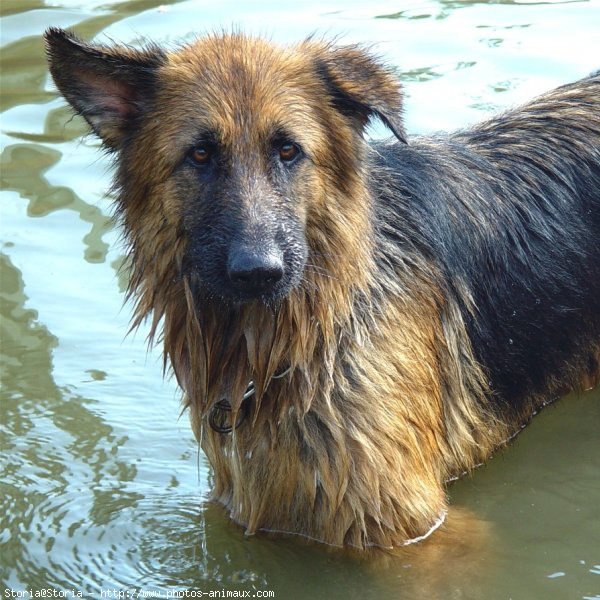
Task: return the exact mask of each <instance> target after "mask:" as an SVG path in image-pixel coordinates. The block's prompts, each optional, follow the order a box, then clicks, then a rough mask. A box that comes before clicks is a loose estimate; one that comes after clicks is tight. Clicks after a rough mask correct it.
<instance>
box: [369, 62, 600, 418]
mask: <svg viewBox="0 0 600 600" xmlns="http://www.w3.org/2000/svg"><path fill="white" fill-rule="evenodd" d="M373 156H374V165H373V179H372V186H373V195H374V196H375V198H376V203H375V209H374V210H375V215H374V218H375V222H376V224H377V225H376V234H375V235H376V245H377V247H378V249H379V251H378V252H379V253H378V264H379V269H380V270H381V272H382V279H384V278H386V277H387V278H389V277H392V276H393V273H390V270H393V269H394V268H396V267H397V266H398V265H407V264H408V265H410V263H411V262H415V263H418V262H419V261H421V262H422V258H424V259H425V261H426V263H427V264H429V265H431V266H432V268H434V269H435V270H436V271H437V272H438V273H440V274H441V276H442V280H443V286H444V287H443V291H444V292H445V294H446V295H447V297H452V298H453V299H454V300H455V301H456V302H458V304H459V306H460V307H461V312H462V315H463V319H464V320H465V322H466V324H467V330H468V334H469V337H470V339H471V343H472V345H473V349H474V351H475V355H476V358H477V360H478V361H479V362H480V363H481V364H482V365H483V367H484V369H485V371H486V373H487V374H488V376H489V381H490V385H491V389H492V390H493V392H495V394H494V396H495V397H496V398H497V401H498V402H499V404H500V405H509V406H510V407H512V408H514V409H516V410H517V411H518V410H519V409H520V408H522V404H523V403H524V402H525V401H527V399H529V398H531V397H533V396H540V395H544V394H546V395H548V394H552V393H558V391H559V388H558V384H557V385H556V386H555V387H556V389H553V387H552V386H553V382H561V381H565V380H568V378H569V375H568V374H569V372H570V371H571V370H574V369H576V368H580V367H581V365H582V364H585V361H589V360H592V356H591V352H590V349H592V348H594V347H596V348H597V344H598V343H599V342H600V73H596V74H594V75H591V76H589V77H588V78H586V79H583V80H581V81H579V82H576V83H573V84H570V85H567V86H563V87H562V88H558V89H557V90H555V91H553V92H551V93H549V94H547V95H545V96H542V97H540V98H538V99H537V100H535V101H533V102H532V103H530V104H527V105H525V106H524V107H522V108H519V109H516V110H512V111H509V112H506V113H505V114H503V115H500V116H498V117H495V118H493V119H491V120H489V121H487V122H484V123H482V124H481V125H478V126H476V127H474V128H472V129H468V130H463V131H459V132H457V133H454V134H450V135H447V136H437V137H423V138H414V139H412V140H411V141H410V143H409V145H404V144H375V145H374V152H373ZM548 399H549V398H548Z"/></svg>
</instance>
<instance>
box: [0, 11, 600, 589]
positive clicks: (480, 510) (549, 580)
mask: <svg viewBox="0 0 600 600" xmlns="http://www.w3.org/2000/svg"><path fill="white" fill-rule="evenodd" d="M1 12H2V21H1V37H2V54H1V69H2V82H1V85H2V87H1V91H2V99H1V109H2V116H1V129H2V139H1V141H2V155H1V169H2V189H3V191H2V198H1V203H0V210H1V213H0V218H1V228H2V238H1V243H2V254H1V255H0V270H1V271H0V278H1V286H2V288H1V289H2V293H1V295H2V308H1V317H2V330H1V358H2V361H1V365H2V371H1V377H2V397H1V404H0V410H1V419H0V421H1V426H2V429H1V438H0V440H1V442H0V443H1V448H2V483H1V486H2V499H1V502H2V507H1V508H0V523H1V532H0V544H1V546H0V548H1V549H0V553H1V557H0V579H1V586H2V587H1V590H0V594H1V595H2V598H5V597H9V596H8V591H10V590H13V591H15V592H16V591H23V590H31V591H32V592H33V593H35V592H36V591H40V590H44V589H47V590H52V589H53V590H69V591H70V590H74V591H76V592H78V591H80V592H82V593H83V595H84V597H87V598H100V597H102V595H103V594H104V597H116V596H115V595H112V596H111V595H108V591H109V590H110V591H111V593H112V591H113V590H117V591H120V592H121V593H122V594H125V595H122V596H121V597H134V592H135V591H138V592H142V594H141V595H140V597H143V595H144V594H148V593H150V592H161V593H162V594H163V596H162V597H166V594H167V592H168V591H170V592H173V591H176V590H191V591H195V592H199V591H204V592H209V591H211V590H213V591H215V590H231V591H250V592H251V593H256V592H257V591H271V592H274V594H275V596H274V597H276V598H279V599H287V598H378V599H379V598H383V599H391V598H403V597H404V598H443V599H446V598H451V599H453V598H457V599H458V598H460V599H462V598H474V599H476V598H492V599H494V598H505V599H509V598H512V599H514V600H516V599H526V600H529V599H537V598H557V599H562V598H565V599H567V598H568V599H571V598H576V599H581V598H600V509H599V507H600V434H599V432H600V392H599V391H595V392H589V393H587V394H584V395H580V396H571V397H569V398H566V399H563V400H562V401H560V402H558V403H556V404H555V405H553V406H552V407H550V408H549V409H547V410H545V411H544V412H543V413H542V414H541V415H540V416H538V417H537V418H536V420H534V422H533V424H532V425H530V426H529V427H528V428H527V429H526V431H525V432H524V433H523V434H522V435H521V436H520V437H519V438H518V439H517V440H516V441H515V442H514V443H513V444H512V445H511V446H510V447H509V448H508V449H506V450H504V451H502V452H500V453H498V455H497V456H496V457H494V458H493V459H492V460H491V461H490V462H489V463H488V464H487V465H486V466H485V467H482V468H480V469H479V470H478V471H477V472H475V473H474V474H473V476H472V477H470V478H468V479H465V480H463V481H460V482H458V483H457V484H455V485H454V486H453V487H452V488H451V490H450V493H451V496H452V501H453V504H454V505H457V506H463V507H467V508H468V509H470V511H471V512H472V513H473V514H474V515H475V516H476V517H477V518H478V519H480V520H482V521H485V522H487V523H488V524H489V528H490V530H489V537H488V538H486V539H487V542H486V543H485V544H483V546H482V547H481V548H480V550H479V551H478V552H477V553H476V554H475V555H473V554H472V553H469V552H463V550H461V549H458V548H453V547H449V548H447V549H446V550H443V551H442V552H441V553H440V554H439V555H437V556H431V557H430V556H429V555H427V556H426V558H425V559H424V560H423V559H422V557H419V556H418V554H416V555H414V556H413V558H412V559H411V560H408V559H402V560H400V559H399V560H396V561H392V562H390V563H389V564H386V565H383V566H382V565H374V564H371V563H369V562H356V561H354V560H352V559H351V558H350V557H347V556H343V555H339V554H335V553H331V552H326V551H324V550H323V549H322V548H320V547H315V546H307V545H304V544H300V543H297V542H294V541H287V540H270V539H266V538H263V537H255V538H245V537H244V535H243V533H242V532H241V531H240V530H239V529H238V528H237V527H236V526H234V525H232V524H231V523H230V522H229V521H228V520H227V518H226V517H225V516H224V515H223V514H222V512H221V511H220V510H219V509H218V508H215V507H213V506H210V505H206V504H203V498H204V497H205V494H206V492H207V490H208V487H209V480H210V474H209V470H208V466H207V463H206V460H205V459H204V457H203V456H202V455H201V453H199V451H198V449H197V446H196V444H195V442H194V440H193V438H192V435H191V432H190V430H189V427H188V423H187V419H186V417H185V416H183V417H181V418H179V395H178V391H177V389H176V386H175V385H174V383H173V382H172V381H166V382H163V379H162V375H161V365H160V357H159V353H158V352H157V351H152V352H150V353H149V354H147V353H146V348H145V341H144V337H145V332H144V331H143V330H142V331H140V332H139V333H138V334H137V335H136V336H134V337H125V332H126V331H127V324H128V321H129V317H130V307H129V306H125V307H123V290H124V286H125V282H124V280H123V275H122V274H120V273H119V271H118V269H119V265H120V264H121V262H122V248H121V246H120V244H119V234H118V231H116V230H115V228H114V227H113V225H112V224H111V221H110V198H107V197H106V195H105V190H106V189H107V187H108V185H109V181H110V163H109V161H108V159H107V158H106V156H104V155H103V154H101V153H99V152H98V143H97V142H96V140H94V139H93V138H92V137H90V136H87V137H83V138H82V137H81V136H82V134H83V133H84V132H85V127H84V126H83V123H82V121H81V120H80V119H78V118H72V117H71V113H70V112H69V110H68V109H67V108H66V106H65V103H64V101H63V100H62V99H61V98H59V97H58V96H57V94H56V92H55V90H54V88H53V87H52V85H51V83H50V80H49V78H48V73H47V70H46V66H45V61H44V57H43V52H42V43H41V39H40V34H41V33H42V31H43V30H44V28H45V27H47V26H49V25H57V26H63V27H74V28H75V29H76V31H77V32H79V33H80V34H81V35H82V36H84V37H87V38H91V37H94V36H97V39H99V40H104V41H108V40H109V38H112V39H115V40H120V41H124V42H128V43H132V44H137V43H139V42H141V41H143V40H144V39H146V38H151V39H154V40H157V41H160V42H168V43H173V42H174V41H176V40H186V39H191V37H192V36H194V35H195V34H196V33H198V32H202V31H206V30H211V29H218V28H221V27H230V26H231V25H239V26H243V28H244V29H246V30H250V31H253V32H256V33H265V34H268V35H270V36H271V37H272V38H273V39H275V40H277V41H291V40H298V39H300V38H302V37H303V36H305V35H306V34H308V33H310V32H313V31H318V32H320V33H323V34H326V35H337V34H342V36H343V40H345V41H348V42H354V41H363V42H373V43H375V44H376V46H375V48H376V50H377V51H378V52H379V53H380V54H381V55H383V56H385V57H386V58H387V59H388V60H389V61H390V62H391V63H392V64H394V65H397V67H398V70H399V73H400V75H401V77H402V78H403V80H404V81H405V89H406V92H407V102H406V118H407V125H408V129H409V131H411V132H426V131H433V130H437V129H447V128H452V127H458V126H461V125H465V124H467V123H469V122H473V121H475V120H478V119H481V118H483V117H484V116H486V115H487V114H489V113H490V112H491V111H493V110H496V109H500V108H502V107H505V106H508V105H510V104H514V103H517V102H520V101H523V100H525V99H527V98H529V97H530V96H532V95H534V94H536V93H538V92H541V91H543V90H545V89H548V88H550V87H553V86H555V85H559V84H561V83H564V82H567V81H569V80H573V79H576V78H577V77H580V76H583V75H584V74H586V73H588V72H590V71H592V70H594V69H597V68H600V3H599V2H598V1H590V2H564V3H549V2H522V3H519V2H511V1H509V0H505V1H499V2H489V3H488V2H466V1H463V2H461V1H458V0H445V1H437V2H436V1H431V2H427V1H409V2H401V1H398V2H376V3H374V4H373V3H371V4H369V6H368V7H367V5H366V3H361V2H357V1H355V0H346V1H345V2H327V0H325V1H320V2H314V1H309V2H302V3H283V2H274V1H269V2H260V3H259V2H233V1H224V2H217V1H212V2H204V1H195V2H194V1H187V2H168V1H164V0H163V1H162V2H161V1H159V0H156V1H155V0H140V1H137V2H135V1H133V2H111V1H110V0H98V1H86V0H53V1H46V2H44V1H43V0H31V1H25V0H3V1H2V4H1ZM381 133H382V130H381V128H375V129H374V130H373V135H380V134H381ZM126 592H129V595H126ZM196 597H198V596H196ZM205 597H206V596H205Z"/></svg>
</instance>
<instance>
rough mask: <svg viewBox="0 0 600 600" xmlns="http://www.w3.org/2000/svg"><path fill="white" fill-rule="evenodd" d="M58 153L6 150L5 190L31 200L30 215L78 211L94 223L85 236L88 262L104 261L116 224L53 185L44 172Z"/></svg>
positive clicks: (28, 147) (19, 147) (20, 147)
mask: <svg viewBox="0 0 600 600" xmlns="http://www.w3.org/2000/svg"><path fill="white" fill-rule="evenodd" d="M61 156H62V154H61V153H60V152H59V151H58V150H54V149H52V148H49V147H46V146H41V145H38V144H35V145H34V144H13V145H10V146H8V147H6V148H5V149H4V151H3V152H2V156H1V157H0V162H1V165H2V188H3V189H5V190H13V191H16V192H18V193H19V194H20V195H21V196H22V197H23V198H26V199H27V200H28V205H27V214H28V215H29V216H30V217H44V216H47V215H49V214H51V213H52V212H54V211H57V210H64V209H69V210H74V211H76V212H77V213H78V214H79V216H80V217H81V219H82V220H83V221H85V222H87V223H90V224H91V229H90V232H89V233H88V234H87V235H86V236H85V238H84V243H85V245H86V249H85V259H86V260H87V261H88V262H92V263H95V262H104V260H106V253H107V251H108V244H107V243H106V242H104V241H103V239H102V237H103V236H104V235H105V234H106V233H107V232H108V231H109V230H110V229H111V228H112V221H111V220H110V219H108V218H107V217H105V216H104V215H103V214H102V211H101V210H100V209H99V208H97V207H95V206H91V205H90V204H88V203H87V202H84V201H83V200H81V198H79V197H78V196H77V195H76V194H75V193H74V192H73V190H71V189H70V188H68V187H64V186H54V185H51V184H50V183H49V182H48V180H47V179H46V178H45V177H44V173H45V172H46V171H48V170H49V169H50V168H51V167H52V166H54V165H56V164H57V163H58V161H59V160H60V159H61Z"/></svg>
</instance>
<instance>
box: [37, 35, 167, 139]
mask: <svg viewBox="0 0 600 600" xmlns="http://www.w3.org/2000/svg"><path fill="white" fill-rule="evenodd" d="M44 38H45V42H46V53H47V55H48V61H49V63H50V73H51V74H52V78H53V79H54V82H55V83H56V86H57V87H58V89H59V90H60V92H61V94H62V95H63V96H64V97H65V98H66V99H67V100H68V101H69V103H70V104H71V105H72V106H73V108H74V109H75V110H76V111H77V112H78V113H79V114H80V115H82V116H83V117H84V118H85V120H86V121H87V122H88V123H89V124H90V125H91V127H92V129H93V130H94V131H95V132H96V133H97V134H98V135H99V136H100V137H101V138H102V140H103V141H104V143H105V144H106V145H107V146H108V147H109V148H110V149H113V150H117V149H119V148H120V146H121V144H122V141H123V138H124V137H125V135H126V134H127V132H128V131H129V130H130V129H131V128H132V127H134V126H135V121H136V118H137V117H138V116H139V115H140V114H141V113H142V112H143V111H144V108H145V106H146V105H147V104H148V101H149V100H150V99H151V98H152V96H153V92H154V90H155V78H156V70H157V68H158V67H159V66H160V65H161V64H162V62H163V61H164V60H165V55H164V53H163V52H162V51H161V50H160V49H158V48H146V49H145V50H134V49H131V48H126V47H115V48H108V47H104V46H92V45H90V44H87V43H85V42H82V41H81V40H79V39H78V38H77V37H75V36H74V35H73V34H72V33H69V32H67V31H65V30H63V29H58V28H55V27H51V28H50V29H48V30H47V31H46V33H45V34H44Z"/></svg>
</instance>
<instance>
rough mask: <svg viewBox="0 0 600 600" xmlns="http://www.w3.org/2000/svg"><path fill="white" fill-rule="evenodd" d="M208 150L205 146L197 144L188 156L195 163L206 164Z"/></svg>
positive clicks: (208, 160) (208, 154) (208, 155)
mask: <svg viewBox="0 0 600 600" xmlns="http://www.w3.org/2000/svg"><path fill="white" fill-rule="evenodd" d="M210 156H211V153H210V150H209V149H208V148H207V147H206V146H197V147H196V148H194V149H193V150H192V151H191V152H190V158H191V159H192V162H193V163H194V164H196V165H207V164H208V163H209V162H210Z"/></svg>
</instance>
